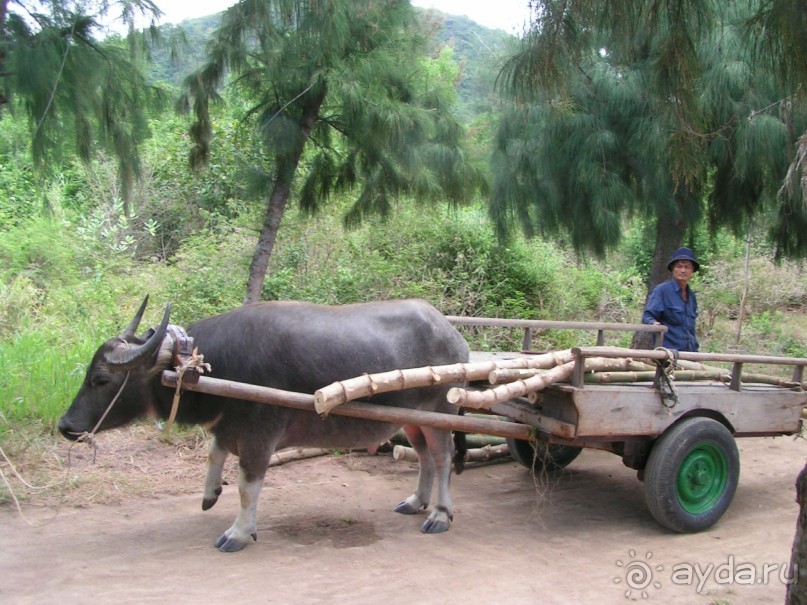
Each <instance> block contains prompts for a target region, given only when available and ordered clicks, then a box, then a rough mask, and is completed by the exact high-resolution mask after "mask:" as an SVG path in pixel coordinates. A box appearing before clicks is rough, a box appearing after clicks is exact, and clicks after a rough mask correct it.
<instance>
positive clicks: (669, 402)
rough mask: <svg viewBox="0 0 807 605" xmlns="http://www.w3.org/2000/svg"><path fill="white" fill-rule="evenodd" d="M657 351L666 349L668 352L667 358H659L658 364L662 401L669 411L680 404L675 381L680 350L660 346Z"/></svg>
mask: <svg viewBox="0 0 807 605" xmlns="http://www.w3.org/2000/svg"><path fill="white" fill-rule="evenodd" d="M656 351H664V352H665V353H666V354H667V358H666V359H657V360H656V365H657V366H658V368H659V372H658V373H657V374H658V389H659V392H660V393H661V403H662V405H663V406H664V407H665V408H667V410H668V411H669V410H671V409H672V408H674V407H675V406H676V405H677V404H678V389H676V388H675V382H674V381H675V368H676V367H677V363H678V351H676V350H675V349H667V348H665V347H658V348H657V349H656Z"/></svg>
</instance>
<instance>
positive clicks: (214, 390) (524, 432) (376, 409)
mask: <svg viewBox="0 0 807 605" xmlns="http://www.w3.org/2000/svg"><path fill="white" fill-rule="evenodd" d="M177 380H178V378H177V373H176V372H174V371H170V370H166V371H164V372H163V374H162V383H163V385H165V386H167V387H172V388H176V386H177ZM182 388H183V390H187V391H196V392H200V393H208V394H210V395H218V396H222V397H232V398H235V399H243V400H245V401H253V402H255V403H263V404H268V405H278V406H281V407H289V408H293V409H297V410H303V411H307V412H314V413H316V408H315V407H314V396H313V395H310V394H306V393H295V392H292V391H283V390H280V389H274V388H271V387H262V386H258V385H253V384H247V383H243V382H233V381H231V380H222V379H220V378H212V377H209V376H201V377H200V378H199V382H198V383H196V384H189V383H183V384H182ZM333 413H334V414H337V415H341V416H350V417H353V418H364V419H366V420H376V421H379V422H389V423H392V424H399V425H401V424H414V425H418V426H431V427H435V428H438V429H443V430H447V431H450V430H455V431H462V432H464V433H480V434H483V435H495V436H497V437H510V438H513V439H521V440H527V441H528V440H529V439H531V438H532V428H531V427H530V426H528V425H526V424H518V423H516V422H506V421H503V420H485V419H483V418H471V417H468V416H459V415H455V414H443V413H440V412H427V411H424V410H412V409H407V408H398V407H388V406H383V405H374V404H371V403H363V402H351V403H347V404H345V405H342V406H340V407H338V408H337V409H335V410H334V411H333Z"/></svg>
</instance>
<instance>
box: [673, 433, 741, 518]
mask: <svg viewBox="0 0 807 605" xmlns="http://www.w3.org/2000/svg"><path fill="white" fill-rule="evenodd" d="M728 467H729V465H728V460H727V459H726V456H725V454H724V453H723V452H722V451H721V450H720V448H719V447H717V445H715V444H710V443H702V444H699V445H698V446H697V447H695V448H694V449H693V450H692V451H691V452H689V454H687V456H686V458H684V460H683V462H682V463H681V466H680V468H679V469H678V478H677V480H676V486H675V487H676V489H675V493H676V496H677V497H678V502H679V503H680V504H681V507H682V508H683V509H684V510H685V511H686V512H688V513H689V514H691V515H700V514H703V513H705V512H707V511H709V510H710V509H711V508H712V507H713V506H714V505H715V504H717V502H718V501H719V500H720V496H721V494H722V493H723V492H724V491H725V489H726V485H727V483H728V470H729V468H728Z"/></svg>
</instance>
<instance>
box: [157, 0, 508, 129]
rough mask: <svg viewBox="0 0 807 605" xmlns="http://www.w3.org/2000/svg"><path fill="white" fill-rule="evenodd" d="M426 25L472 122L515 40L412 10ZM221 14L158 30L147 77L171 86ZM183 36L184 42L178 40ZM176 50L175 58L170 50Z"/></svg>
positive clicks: (194, 62) (200, 53) (193, 61)
mask: <svg viewBox="0 0 807 605" xmlns="http://www.w3.org/2000/svg"><path fill="white" fill-rule="evenodd" d="M415 10H416V11H417V12H419V13H420V14H421V18H422V19H424V21H425V23H426V27H427V28H429V29H430V30H433V31H434V32H435V38H434V39H435V41H434V48H433V49H431V50H432V52H433V53H435V54H436V53H437V52H439V50H440V49H441V48H443V47H445V46H449V47H450V48H452V50H453V53H454V57H455V60H456V61H457V63H458V64H459V66H460V70H461V80H460V83H459V87H458V112H459V115H460V117H461V118H462V119H463V120H464V121H465V122H468V123H470V122H471V121H472V120H473V119H474V118H475V117H476V116H478V115H479V114H482V113H485V112H486V111H489V110H490V109H491V108H492V107H493V105H494V103H495V97H494V94H493V87H494V83H495V80H496V76H497V75H498V73H499V70H500V69H501V66H502V64H503V62H504V59H505V57H506V56H508V54H512V53H513V52H514V45H515V44H516V42H517V39H516V38H515V37H514V36H512V35H510V34H508V33H506V32H504V31H502V30H499V29H490V28H487V27H484V26H482V25H479V24H478V23H476V22H475V21H472V20H471V19H469V18H468V17H464V16H458V15H449V14H446V13H442V12H440V11H437V10H434V9H428V10H426V9H419V8H416V9H415ZM220 19H221V13H216V14H213V15H208V16H206V17H199V18H197V19H188V20H186V21H183V22H182V23H181V24H180V25H179V26H175V25H164V26H162V27H161V33H162V36H163V38H164V39H165V40H166V44H164V45H163V46H161V47H159V48H155V49H154V50H153V52H152V57H151V74H150V75H151V78H152V79H153V80H155V81H162V82H166V83H169V84H171V85H173V86H177V87H178V86H181V84H182V80H183V79H184V78H185V76H186V75H187V74H189V73H190V72H192V71H193V70H194V69H195V68H196V67H197V66H198V65H199V64H200V63H201V62H202V61H203V60H204V48H205V42H206V40H207V39H208V38H209V37H210V35H211V33H212V32H213V31H214V30H215V28H216V27H217V26H218V24H219V21H220ZM183 37H184V40H185V42H184V44H183V43H182V38H183ZM172 47H173V48H177V49H178V52H177V53H176V54H175V56H176V58H172V55H173V54H174V53H172V52H171V48H172Z"/></svg>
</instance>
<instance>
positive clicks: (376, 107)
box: [184, 0, 485, 302]
mask: <svg viewBox="0 0 807 605" xmlns="http://www.w3.org/2000/svg"><path fill="white" fill-rule="evenodd" d="M424 43H425V40H424V39H423V36H422V34H421V32H420V30H419V27H418V20H417V18H416V15H415V13H414V12H413V9H412V7H411V6H410V4H409V2H408V0H242V1H241V2H239V3H238V4H236V5H234V6H233V7H231V8H230V9H228V11H227V12H226V13H225V15H224V18H223V22H222V24H221V26H220V28H219V29H218V30H217V32H216V33H215V35H214V37H213V41H212V45H211V46H210V47H209V50H208V55H207V60H206V63H205V64H204V65H203V66H202V67H201V68H200V69H199V70H198V71H197V72H196V73H194V74H192V75H191V76H190V77H189V78H188V80H187V86H186V88H187V95H186V96H185V99H184V104H185V108H187V109H192V111H193V114H194V117H195V121H194V123H193V126H192V128H191V134H192V137H193V139H194V142H195V146H194V148H193V150H192V152H191V162H192V164H193V165H194V166H197V167H198V166H202V165H204V164H205V163H206V162H207V161H208V159H209V149H210V148H209V142H210V140H211V137H212V136H213V128H212V124H211V117H210V104H211V102H213V101H214V100H217V99H219V96H218V90H219V89H220V87H221V86H222V85H223V84H225V83H227V82H231V83H232V85H233V86H234V87H235V88H236V89H237V90H238V94H239V97H240V98H242V99H245V102H246V103H247V104H248V106H247V107H246V109H245V110H244V112H243V114H242V116H241V117H242V121H243V123H245V124H249V125H250V126H251V127H252V128H253V131H252V132H254V141H256V142H257V144H258V148H259V151H260V152H261V153H262V154H263V156H264V157H265V158H266V160H265V162H264V163H263V164H262V165H259V166H258V165H253V167H252V168H253V171H252V172H253V174H254V175H257V176H258V177H259V178H258V180H259V181H260V182H262V183H263V185H264V193H263V199H264V201H265V216H264V222H263V227H262V229H261V234H260V238H259V241H258V245H257V247H256V250H255V254H254V256H253V259H252V264H251V267H250V274H249V280H248V283H247V292H246V297H245V301H246V302H253V301H256V300H259V299H260V296H261V290H262V287H263V283H264V281H265V277H266V272H267V267H268V262H269V257H270V255H271V253H272V249H273V247H274V242H275V238H276V236H277V232H278V229H279V227H280V222H281V219H282V217H283V214H284V212H285V210H286V208H287V204H288V202H289V200H290V198H291V197H292V191H293V189H294V188H295V187H296V186H299V193H298V195H297V199H298V200H299V203H300V205H301V207H302V208H303V209H304V210H306V211H311V212H313V211H316V209H317V208H318V207H319V206H320V205H321V204H323V203H325V202H326V201H327V200H328V199H329V197H330V196H331V195H332V194H334V193H337V192H352V191H356V192H357V195H356V198H355V201H354V203H353V205H352V208H351V209H350V211H349V213H348V215H347V217H346V220H347V222H348V223H352V222H356V221H359V220H361V218H362V217H363V216H365V215H366V214H367V213H369V212H378V213H381V214H384V213H386V212H388V211H389V210H390V209H391V206H392V203H393V201H394V199H396V198H397V197H398V196H402V195H407V196H412V197H413V198H415V199H416V200H418V201H424V202H425V201H429V200H438V199H446V198H447V199H449V200H452V201H454V202H461V201H463V200H464V199H465V198H466V196H467V195H469V194H470V193H471V192H472V191H473V190H474V188H479V187H484V186H485V181H484V178H483V175H482V173H481V172H480V171H479V170H477V169H474V168H473V167H471V166H470V165H469V163H468V162H467V161H466V157H465V154H464V151H463V149H462V146H461V144H462V141H463V129H462V128H461V126H460V124H459V123H458V121H457V120H456V119H455V118H454V117H453V115H452V114H451V112H450V110H451V101H452V100H453V96H452V95H453V90H452V91H449V90H447V89H446V87H445V86H444V85H442V84H440V82H439V81H438V82H434V81H430V79H429V78H428V72H427V71H426V70H424V69H423V67H424V63H423V61H424V59H425V55H424V49H425V45H424ZM447 93H450V94H447ZM256 155H257V154H256Z"/></svg>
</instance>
